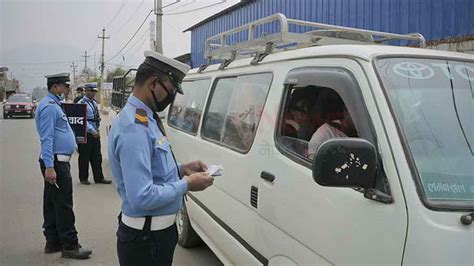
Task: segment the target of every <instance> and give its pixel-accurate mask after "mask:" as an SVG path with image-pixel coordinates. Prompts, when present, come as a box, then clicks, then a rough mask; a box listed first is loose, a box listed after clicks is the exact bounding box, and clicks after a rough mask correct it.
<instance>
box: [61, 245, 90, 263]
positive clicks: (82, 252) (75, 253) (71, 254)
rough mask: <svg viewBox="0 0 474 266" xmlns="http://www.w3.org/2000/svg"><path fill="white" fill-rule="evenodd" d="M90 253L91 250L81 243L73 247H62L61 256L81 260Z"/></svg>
mask: <svg viewBox="0 0 474 266" xmlns="http://www.w3.org/2000/svg"><path fill="white" fill-rule="evenodd" d="M91 254H92V251H91V250H88V249H84V248H82V247H81V245H78V246H77V247H76V248H75V249H63V251H62V254H61V257H63V258H69V259H76V260H83V259H87V258H89V256H90V255H91Z"/></svg>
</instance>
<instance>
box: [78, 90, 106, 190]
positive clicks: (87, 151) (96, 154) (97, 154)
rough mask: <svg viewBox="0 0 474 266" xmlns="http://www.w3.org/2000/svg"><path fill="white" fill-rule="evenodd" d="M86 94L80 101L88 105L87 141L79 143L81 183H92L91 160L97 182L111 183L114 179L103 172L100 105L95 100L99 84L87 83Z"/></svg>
mask: <svg viewBox="0 0 474 266" xmlns="http://www.w3.org/2000/svg"><path fill="white" fill-rule="evenodd" d="M84 89H85V91H86V94H85V96H84V97H83V98H82V99H81V100H80V101H79V102H78V103H82V104H86V105H87V142H86V143H83V144H78V151H79V158H78V165H79V180H80V181H81V184H84V185H90V182H89V180H88V179H89V162H90V164H91V166H92V174H93V176H94V181H95V183H99V184H110V183H112V181H110V180H107V179H105V178H104V174H103V172H102V152H101V145H100V132H99V128H100V115H99V107H98V105H97V102H96V101H95V95H96V93H97V91H98V90H97V86H96V85H95V84H92V83H91V84H86V85H85V86H84Z"/></svg>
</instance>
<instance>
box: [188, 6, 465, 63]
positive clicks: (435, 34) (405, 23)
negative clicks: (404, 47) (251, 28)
mask: <svg viewBox="0 0 474 266" xmlns="http://www.w3.org/2000/svg"><path fill="white" fill-rule="evenodd" d="M473 10H474V0H256V1H251V2H250V3H248V4H247V5H244V6H242V7H240V8H237V9H235V10H232V11H230V12H228V13H226V14H223V15H221V16H219V17H216V18H214V19H213V20H211V21H209V22H207V23H204V24H203V25H199V26H197V27H195V28H192V34H191V54H192V65H193V66H194V67H197V66H199V65H201V64H203V63H205V59H204V46H205V41H206V39H207V38H209V37H211V36H213V35H216V34H218V33H221V32H224V31H227V30H230V29H232V28H235V27H237V26H240V25H243V24H246V23H248V22H250V21H254V20H256V19H259V18H262V17H266V16H268V15H271V14H274V13H283V14H285V15H286V16H287V17H288V18H294V19H301V20H307V21H315V22H322V23H328V24H334V25H341V26H348V27H356V28H365V29H371V30H377V31H386V32H394V33H412V32H420V33H422V34H423V35H424V36H425V38H426V39H427V40H441V39H448V38H450V37H460V36H472V35H474V13H473V12H474V11H473ZM264 30H265V31H274V30H275V29H274V28H273V26H271V25H269V26H268V27H266V28H265V29H264ZM301 30H302V29H300V28H293V29H292V28H291V27H290V31H301ZM238 39H239V36H236V39H234V40H232V41H238Z"/></svg>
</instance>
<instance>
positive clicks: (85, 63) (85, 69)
mask: <svg viewBox="0 0 474 266" xmlns="http://www.w3.org/2000/svg"><path fill="white" fill-rule="evenodd" d="M82 57H84V59H85V60H84V71H87V57H91V56H90V55H87V51H84V55H83V56H82Z"/></svg>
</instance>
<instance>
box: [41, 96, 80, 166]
mask: <svg viewBox="0 0 474 266" xmlns="http://www.w3.org/2000/svg"><path fill="white" fill-rule="evenodd" d="M35 122H36V131H38V135H39V137H40V142H41V153H40V156H41V158H42V159H43V161H44V164H45V166H46V167H48V168H49V167H53V166H54V154H63V155H71V154H73V153H74V149H75V147H76V138H75V136H74V132H73V131H72V129H71V126H70V125H69V123H68V121H67V117H66V114H64V112H63V109H62V108H61V101H60V98H59V97H58V96H56V95H53V94H52V93H48V95H47V96H46V97H44V98H43V100H42V101H41V102H40V104H39V105H38V108H37V109H36V116H35Z"/></svg>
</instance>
